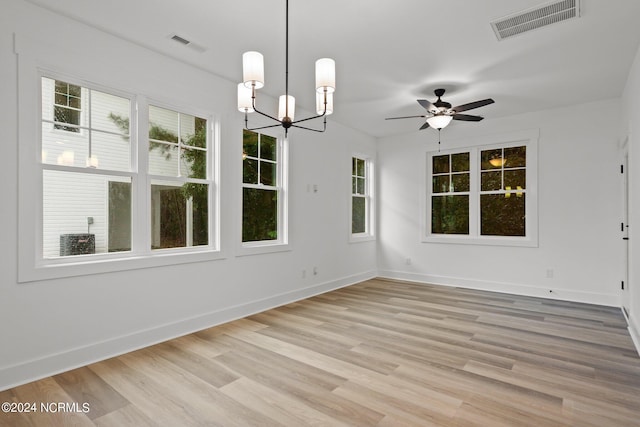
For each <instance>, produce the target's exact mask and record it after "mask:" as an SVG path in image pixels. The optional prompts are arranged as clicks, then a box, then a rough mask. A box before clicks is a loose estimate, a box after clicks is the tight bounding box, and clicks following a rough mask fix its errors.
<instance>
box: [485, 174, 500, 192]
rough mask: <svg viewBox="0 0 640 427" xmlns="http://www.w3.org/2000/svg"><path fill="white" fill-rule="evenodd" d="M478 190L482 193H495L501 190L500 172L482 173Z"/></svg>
mask: <svg viewBox="0 0 640 427" xmlns="http://www.w3.org/2000/svg"><path fill="white" fill-rule="evenodd" d="M480 189H481V190H482V191H495V190H500V189H502V172H501V171H494V172H482V175H481V177H480Z"/></svg>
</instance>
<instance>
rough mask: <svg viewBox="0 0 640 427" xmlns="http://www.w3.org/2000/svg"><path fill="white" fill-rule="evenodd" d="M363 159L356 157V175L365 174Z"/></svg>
mask: <svg viewBox="0 0 640 427" xmlns="http://www.w3.org/2000/svg"><path fill="white" fill-rule="evenodd" d="M364 165H365V161H364V160H363V159H358V158H356V175H357V176H365V168H364Z"/></svg>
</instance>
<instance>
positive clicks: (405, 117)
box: [385, 114, 427, 120]
mask: <svg viewBox="0 0 640 427" xmlns="http://www.w3.org/2000/svg"><path fill="white" fill-rule="evenodd" d="M416 117H427V116H425V115H424V114H422V115H420V116H404V117H387V118H385V120H396V119H413V118H416Z"/></svg>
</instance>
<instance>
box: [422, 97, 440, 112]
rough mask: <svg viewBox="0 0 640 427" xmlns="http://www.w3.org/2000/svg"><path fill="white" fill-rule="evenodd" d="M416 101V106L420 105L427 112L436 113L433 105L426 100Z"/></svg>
mask: <svg viewBox="0 0 640 427" xmlns="http://www.w3.org/2000/svg"><path fill="white" fill-rule="evenodd" d="M417 101H418V104H420V105H422V107H423V108H424V109H425V110H427V111H437V110H438V109H437V108H436V106H435V105H433V104H432V103H430V102H429V101H427V100H426V99H418V100H417Z"/></svg>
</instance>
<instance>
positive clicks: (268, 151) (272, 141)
mask: <svg viewBox="0 0 640 427" xmlns="http://www.w3.org/2000/svg"><path fill="white" fill-rule="evenodd" d="M276 141H277V140H276V138H274V137H272V136H268V135H260V158H261V159H266V160H276V149H277V146H276Z"/></svg>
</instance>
